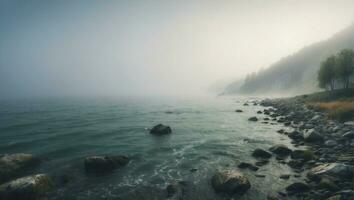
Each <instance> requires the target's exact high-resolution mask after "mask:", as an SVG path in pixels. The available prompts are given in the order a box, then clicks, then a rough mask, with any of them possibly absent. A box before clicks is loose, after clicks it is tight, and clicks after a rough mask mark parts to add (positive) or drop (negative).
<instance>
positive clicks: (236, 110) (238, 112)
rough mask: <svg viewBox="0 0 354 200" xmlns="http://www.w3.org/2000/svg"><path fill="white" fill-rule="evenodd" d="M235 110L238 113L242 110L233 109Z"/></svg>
mask: <svg viewBox="0 0 354 200" xmlns="http://www.w3.org/2000/svg"><path fill="white" fill-rule="evenodd" d="M235 112H238V113H240V112H243V110H235Z"/></svg>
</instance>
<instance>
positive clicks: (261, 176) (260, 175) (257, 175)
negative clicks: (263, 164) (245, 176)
mask: <svg viewBox="0 0 354 200" xmlns="http://www.w3.org/2000/svg"><path fill="white" fill-rule="evenodd" d="M254 176H255V177H258V178H264V177H266V175H264V174H255V175H254Z"/></svg>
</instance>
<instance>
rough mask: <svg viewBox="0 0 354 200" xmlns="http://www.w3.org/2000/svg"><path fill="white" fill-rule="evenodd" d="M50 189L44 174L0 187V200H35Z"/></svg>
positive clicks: (49, 182)
mask: <svg viewBox="0 0 354 200" xmlns="http://www.w3.org/2000/svg"><path fill="white" fill-rule="evenodd" d="M51 188H52V181H51V179H50V178H49V177H48V176H47V175H45V174H37V175H33V176H27V177H23V178H19V179H16V180H13V181H10V182H8V183H4V184H2V185H0V199H1V200H37V199H39V198H40V197H41V196H43V195H44V194H45V193H46V192H48V191H49V190H50V189H51Z"/></svg>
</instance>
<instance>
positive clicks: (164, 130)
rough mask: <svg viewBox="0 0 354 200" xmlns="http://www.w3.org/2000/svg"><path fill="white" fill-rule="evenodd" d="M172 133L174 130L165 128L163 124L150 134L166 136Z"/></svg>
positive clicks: (154, 128)
mask: <svg viewBox="0 0 354 200" xmlns="http://www.w3.org/2000/svg"><path fill="white" fill-rule="evenodd" d="M171 132H172V129H171V128H170V127H169V126H165V125H163V124H158V125H156V126H154V127H153V128H152V129H151V130H150V133H151V134H154V135H166V134H169V133H171Z"/></svg>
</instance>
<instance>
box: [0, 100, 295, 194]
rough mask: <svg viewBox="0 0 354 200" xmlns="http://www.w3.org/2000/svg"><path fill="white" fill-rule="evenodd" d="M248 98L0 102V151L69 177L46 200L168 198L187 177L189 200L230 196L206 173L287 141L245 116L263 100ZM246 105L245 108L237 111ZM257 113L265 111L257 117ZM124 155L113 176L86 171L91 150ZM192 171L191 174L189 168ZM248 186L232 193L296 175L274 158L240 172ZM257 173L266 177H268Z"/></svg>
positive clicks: (279, 185) (271, 187)
mask: <svg viewBox="0 0 354 200" xmlns="http://www.w3.org/2000/svg"><path fill="white" fill-rule="evenodd" d="M245 100H246V99H236V98H235V97H203V98H185V99H182V98H167V97H164V98H97V99H94V98H86V99H79V98H71V99H70V98H66V99H65V98H63V99H27V100H16V101H1V103H0V141H1V143H0V153H16V152H25V153H33V154H36V155H39V156H41V157H42V158H44V159H45V161H44V162H43V163H42V164H41V165H40V167H39V168H38V169H37V170H36V171H35V172H33V173H37V172H43V173H48V174H50V175H52V176H53V177H60V176H62V175H63V174H66V175H68V176H69V178H70V181H69V183H68V184H66V185H60V186H57V188H56V190H55V191H53V192H52V193H51V194H50V196H49V199H78V200H84V199H85V200H91V199H92V200H100V199H109V200H110V199H124V200H127V199H128V200H129V199H166V193H165V191H164V188H165V187H166V185H167V184H168V183H169V182H171V181H173V180H183V181H186V182H187V191H186V199H190V200H196V199H200V200H202V199H203V200H207V199H230V196H223V195H221V194H215V192H214V191H213V189H212V188H211V185H210V178H211V176H212V175H213V173H214V172H215V171H216V170H217V169H237V164H238V163H240V162H251V163H254V162H255V161H256V160H255V159H254V158H252V157H251V156H250V154H251V152H252V150H254V149H255V148H263V149H267V148H269V147H270V146H272V145H273V144H286V145H288V146H289V147H292V145H291V144H290V143H289V142H290V141H289V140H288V138H286V136H283V135H279V134H278V133H276V130H278V129H280V128H284V127H282V126H281V125H270V124H262V123H261V121H262V120H261V121H258V122H249V121H248V120H247V119H248V118H249V117H251V116H256V115H258V114H256V112H257V111H258V110H263V109H264V108H263V107H260V106H253V105H250V106H243V105H242V104H243V103H244V102H245ZM235 109H242V110H244V112H243V113H236V112H234V110H235ZM258 117H261V118H262V117H264V116H263V115H258ZM158 123H163V124H167V125H170V126H171V128H172V129H173V133H172V134H170V135H167V136H161V137H157V136H153V135H150V134H149V132H148V128H150V127H152V126H153V125H156V124H158ZM105 154H108V155H114V154H123V155H128V156H129V157H131V158H132V160H131V162H130V163H129V164H128V165H127V166H126V167H124V168H121V169H118V170H116V171H115V172H114V173H113V174H107V175H100V176H92V175H86V174H85V172H84V166H83V158H84V157H85V156H88V155H105ZM194 168H195V169H197V171H196V172H191V171H190V170H191V169H194ZM242 171H243V172H244V173H245V174H246V175H247V176H248V178H249V179H250V182H251V185H252V187H251V189H250V190H249V191H248V192H247V193H246V194H245V195H244V196H242V197H237V199H250V200H258V199H266V197H267V196H268V195H271V194H274V192H276V191H277V190H279V189H283V188H284V187H285V186H286V185H287V184H290V183H291V182H293V181H294V180H295V179H294V178H293V177H292V178H290V180H282V179H279V175H280V174H288V173H291V170H290V169H289V168H288V167H287V166H286V165H283V164H279V163H278V162H276V161H275V159H274V158H272V159H271V162H270V163H269V164H268V165H266V166H263V167H261V168H260V169H259V170H258V171H257V172H252V171H248V170H242ZM255 174H263V175H266V177H265V178H259V177H256V176H255Z"/></svg>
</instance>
